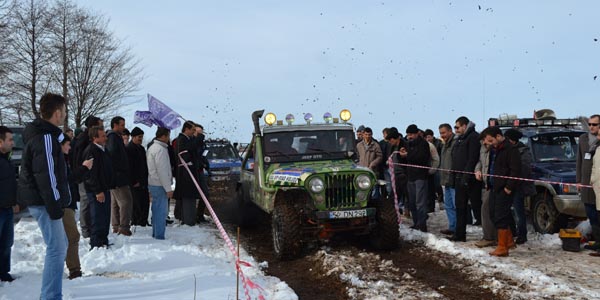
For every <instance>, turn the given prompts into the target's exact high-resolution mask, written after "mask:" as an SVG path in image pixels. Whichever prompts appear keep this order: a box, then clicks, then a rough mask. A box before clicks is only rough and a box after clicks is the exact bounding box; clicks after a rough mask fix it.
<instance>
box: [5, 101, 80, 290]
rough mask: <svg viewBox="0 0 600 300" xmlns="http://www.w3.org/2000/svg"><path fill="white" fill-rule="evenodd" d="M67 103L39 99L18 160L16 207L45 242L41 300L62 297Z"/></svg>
mask: <svg viewBox="0 0 600 300" xmlns="http://www.w3.org/2000/svg"><path fill="white" fill-rule="evenodd" d="M65 105H66V100H65V98H63V97H62V96H60V95H56V94H45V95H43V96H42V98H41V99H40V116H41V118H38V119H35V120H33V122H31V123H30V124H29V125H27V126H26V127H25V130H24V131H23V142H24V143H25V149H24V150H23V156H22V160H21V173H20V176H19V188H18V195H19V196H18V200H17V201H18V203H19V206H20V207H25V206H28V207H29V212H30V213H31V215H32V216H33V217H34V218H35V219H36V221H37V223H38V225H39V227H40V230H41V232H42V235H43V237H44V242H45V243H46V246H47V247H46V258H45V261H44V271H43V275H42V290H41V296H40V298H41V299H60V298H61V297H62V276H63V267H64V265H63V264H64V261H65V257H66V255H67V235H66V233H65V227H64V225H63V222H62V217H63V214H64V208H65V207H67V206H69V204H70V203H71V193H70V192H69V182H68V180H67V169H66V168H67V165H66V163H65V157H64V155H63V153H62V149H61V146H60V142H61V141H62V140H63V138H64V135H63V133H62V131H61V130H60V128H58V126H62V125H63V124H64V121H65V117H66V106H65Z"/></svg>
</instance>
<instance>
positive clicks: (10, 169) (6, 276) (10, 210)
mask: <svg viewBox="0 0 600 300" xmlns="http://www.w3.org/2000/svg"><path fill="white" fill-rule="evenodd" d="M14 145H15V143H14V140H13V134H12V131H10V129H8V128H7V127H6V126H0V191H2V192H1V193H0V281H8V282H10V281H13V280H14V279H13V277H12V276H11V275H10V273H9V272H10V251H11V248H12V245H13V242H14V237H15V231H14V229H15V228H14V225H13V216H14V213H15V212H17V211H18V209H19V207H18V206H17V179H16V178H15V166H14V165H13V164H12V162H11V161H10V153H11V151H12V148H13V146H14Z"/></svg>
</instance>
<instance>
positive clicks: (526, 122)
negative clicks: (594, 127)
mask: <svg viewBox="0 0 600 300" xmlns="http://www.w3.org/2000/svg"><path fill="white" fill-rule="evenodd" d="M488 126H499V127H542V126H543V127H578V126H582V124H581V121H579V120H578V119H546V120H540V119H534V118H490V119H488Z"/></svg>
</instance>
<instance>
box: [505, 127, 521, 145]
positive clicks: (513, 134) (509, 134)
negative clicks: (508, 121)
mask: <svg viewBox="0 0 600 300" xmlns="http://www.w3.org/2000/svg"><path fill="white" fill-rule="evenodd" d="M504 136H505V137H506V138H508V139H509V140H511V141H515V142H518V141H519V140H520V139H521V138H522V137H523V133H521V132H520V131H519V130H517V129H514V128H510V129H508V130H506V131H505V132H504Z"/></svg>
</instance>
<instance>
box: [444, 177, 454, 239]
mask: <svg viewBox="0 0 600 300" xmlns="http://www.w3.org/2000/svg"><path fill="white" fill-rule="evenodd" d="M455 192H456V191H455V190H454V188H451V187H444V209H445V210H446V216H448V229H449V230H451V231H455V230H456V206H455V205H454V195H455Z"/></svg>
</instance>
